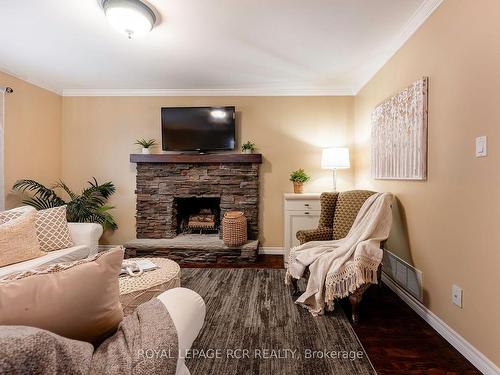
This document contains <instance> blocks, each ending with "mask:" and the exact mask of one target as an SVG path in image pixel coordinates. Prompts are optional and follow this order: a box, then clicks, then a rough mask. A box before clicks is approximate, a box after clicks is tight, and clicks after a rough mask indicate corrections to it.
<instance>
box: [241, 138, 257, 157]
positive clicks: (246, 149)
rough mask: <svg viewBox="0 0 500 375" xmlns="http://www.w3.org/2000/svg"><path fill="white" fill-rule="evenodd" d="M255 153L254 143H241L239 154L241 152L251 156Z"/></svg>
mask: <svg viewBox="0 0 500 375" xmlns="http://www.w3.org/2000/svg"><path fill="white" fill-rule="evenodd" d="M254 151H255V143H253V142H250V141H248V142H246V143H243V145H242V146H241V152H243V153H244V154H251V153H253V152H254Z"/></svg>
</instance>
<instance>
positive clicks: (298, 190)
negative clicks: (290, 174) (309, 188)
mask: <svg viewBox="0 0 500 375" xmlns="http://www.w3.org/2000/svg"><path fill="white" fill-rule="evenodd" d="M303 190H304V183H303V182H294V183H293V192H294V193H295V194H302V193H303Z"/></svg>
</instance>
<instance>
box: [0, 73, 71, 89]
mask: <svg viewBox="0 0 500 375" xmlns="http://www.w3.org/2000/svg"><path fill="white" fill-rule="evenodd" d="M0 72H2V73H5V74H7V75H9V76H12V77H14V78H16V79H18V80H20V81H23V82H26V83H29V84H30V85H33V86H36V87H39V88H41V89H44V90H47V91H50V92H53V93H54V94H57V95H62V93H63V90H58V89H56V88H54V87H52V86H50V85H47V84H46V83H45V82H41V81H37V80H36V79H31V78H27V77H23V76H21V75H19V74H16V73H13V72H11V71H9V70H8V69H5V68H3V67H0ZM13 86H14V87H12V88H13V89H14V90H15V89H16V88H15V85H13Z"/></svg>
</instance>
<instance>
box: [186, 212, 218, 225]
mask: <svg viewBox="0 0 500 375" xmlns="http://www.w3.org/2000/svg"><path fill="white" fill-rule="evenodd" d="M188 228H189V229H215V215H214V214H213V213H212V211H211V210H210V209H208V208H205V209H201V210H200V212H199V213H197V214H193V215H190V216H189V221H188Z"/></svg>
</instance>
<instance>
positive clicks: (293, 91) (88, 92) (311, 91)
mask: <svg viewBox="0 0 500 375" xmlns="http://www.w3.org/2000/svg"><path fill="white" fill-rule="evenodd" d="M62 95H63V96H353V95H354V91H353V90H351V89H343V88H342V89H335V88H331V89H329V88H278V87H275V88H251V89H250V88H239V89H65V90H63V92H62Z"/></svg>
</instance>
